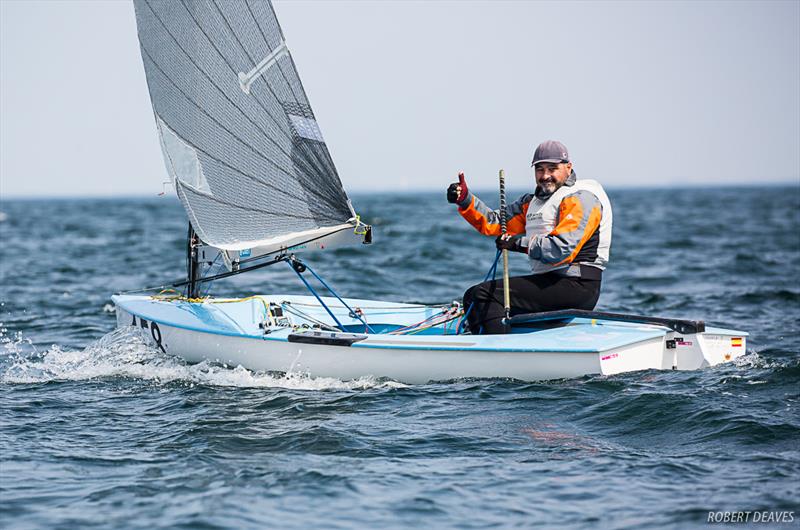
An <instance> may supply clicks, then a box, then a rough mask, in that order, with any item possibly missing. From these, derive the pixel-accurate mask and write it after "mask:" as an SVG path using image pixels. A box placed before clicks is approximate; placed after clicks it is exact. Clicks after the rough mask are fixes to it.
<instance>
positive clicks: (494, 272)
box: [456, 250, 501, 335]
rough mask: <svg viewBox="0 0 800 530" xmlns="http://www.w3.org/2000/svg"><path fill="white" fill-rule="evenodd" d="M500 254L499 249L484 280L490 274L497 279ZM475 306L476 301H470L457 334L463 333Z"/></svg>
mask: <svg viewBox="0 0 800 530" xmlns="http://www.w3.org/2000/svg"><path fill="white" fill-rule="evenodd" d="M500 254H501V252H500V251H499V250H498V251H497V254H495V256H494V262H493V263H492V266H491V267H489V272H487V273H486V277H485V278H484V279H483V281H484V282H488V281H489V277H490V276H491V277H492V280H494V279H495V277H496V275H497V262H498V261H499V260H500ZM474 306H475V302H474V301H473V302H470V304H469V307H468V308H467V310H466V311H464V318H462V319H461V321H460V322H459V323H458V325H457V326H456V335H460V334H461V331H462V326H463V324H464V322H466V321H467V317H468V316H469V313H470V311H472V308H473V307H474Z"/></svg>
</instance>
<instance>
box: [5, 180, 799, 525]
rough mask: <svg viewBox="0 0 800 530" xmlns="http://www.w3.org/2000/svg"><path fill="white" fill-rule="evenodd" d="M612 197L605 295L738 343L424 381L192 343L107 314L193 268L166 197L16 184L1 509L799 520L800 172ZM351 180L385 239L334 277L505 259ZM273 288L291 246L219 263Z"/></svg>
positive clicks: (478, 519) (376, 294)
mask: <svg viewBox="0 0 800 530" xmlns="http://www.w3.org/2000/svg"><path fill="white" fill-rule="evenodd" d="M482 195H483V196H485V198H487V199H488V200H490V201H491V199H492V198H493V193H492V192H486V193H484V194H482ZM609 195H610V197H611V200H612V202H613V204H614V208H615V211H614V214H615V229H614V242H613V248H612V262H611V266H610V268H609V270H608V272H607V274H606V275H605V279H604V284H603V293H602V295H601V298H600V302H599V305H598V308H599V309H604V310H610V311H623V312H638V313H644V314H651V315H658V316H675V317H684V318H697V319H704V320H706V321H707V322H711V323H713V324H717V325H721V326H726V327H733V328H736V329H744V330H747V331H749V332H750V334H751V335H750V338H749V342H748V348H747V355H746V356H744V357H743V358H741V359H739V360H738V361H737V362H736V363H730V364H726V365H723V366H718V367H714V368H710V369H706V370H702V371H693V372H675V371H665V372H659V371H648V372H640V373H632V374H624V375H619V376H613V377H601V376H594V377H583V378H578V379H569V380H558V381H548V382H539V383H525V382H521V381H515V380H459V381H449V382H432V383H429V384H425V385H413V386H409V385H403V384H398V383H397V382H393V381H389V380H382V379H376V378H373V377H365V378H363V379H360V380H357V381H340V380H336V379H328V378H311V377H308V376H305V375H302V374H291V375H288V376H282V377H281V376H278V375H275V374H272V375H270V374H265V373H253V372H250V371H248V370H245V369H243V368H241V367H227V366H220V365H215V364H209V363H203V364H200V365H187V364H185V363H183V362H182V361H181V360H179V359H176V358H173V357H169V356H167V355H166V354H162V353H160V352H158V351H155V350H153V349H152V348H150V347H148V346H147V345H145V344H143V343H142V342H141V340H140V339H139V338H138V336H137V335H136V334H134V333H131V332H129V331H127V330H120V331H114V328H115V316H114V312H113V307H112V306H111V304H110V296H111V295H112V294H113V293H115V292H118V291H125V290H129V289H136V288H139V287H143V286H151V285H160V284H162V283H164V282H165V280H170V279H177V278H179V277H180V276H181V275H182V274H183V270H184V269H183V268H184V254H183V252H184V237H185V231H186V227H185V220H184V219H185V218H184V215H183V213H182V210H181V208H180V206H179V204H178V203H177V202H176V201H175V200H174V199H170V198H161V199H158V198H152V199H115V200H110V199H83V200H3V201H2V203H1V204H0V211H2V214H0V239H1V240H2V261H0V304H1V305H0V330H1V331H0V341H2V343H0V527H3V528H15V529H16V528H20V529H23V528H148V529H152V528H314V527H323V528H408V527H422V528H431V527H434V528H486V527H495V528H509V527H533V526H544V527H552V528H594V527H601V528H630V527H637V528H644V527H654V528H687V527H694V526H701V525H705V524H706V522H707V520H708V513H709V511H715V512H716V511H750V512H756V511H758V512H764V511H768V512H793V516H792V517H793V519H794V523H793V524H792V525H790V526H795V527H796V525H798V524H800V333H798V327H799V326H800V281H799V278H800V187H797V186H794V187H765V188H755V187H754V188H724V189H672V190H611V191H610V193H609ZM353 199H354V203H355V205H356V208H357V209H358V210H359V212H360V213H361V214H362V217H363V218H365V219H366V220H367V221H368V222H371V223H372V224H373V225H374V227H375V243H374V245H372V247H371V248H356V249H346V250H336V251H333V252H330V253H328V254H324V255H323V254H320V255H317V256H314V257H311V256H309V257H308V258H307V259H308V260H309V262H310V263H312V264H313V265H314V267H315V270H317V271H318V272H320V273H321V274H322V275H323V276H324V277H325V278H326V279H327V280H329V282H330V283H332V285H334V286H335V287H336V288H337V290H338V291H339V292H340V294H343V295H347V296H354V297H365V298H377V299H387V300H394V301H407V302H426V303H440V302H448V301H451V300H453V299H457V298H459V297H460V296H461V294H462V293H463V291H464V289H465V288H466V287H468V286H469V285H470V284H472V283H474V282H477V281H479V280H480V279H481V278H482V277H483V275H484V274H485V272H486V270H487V269H488V268H489V266H490V265H491V262H492V259H493V257H494V250H493V242H492V240H491V239H490V238H484V237H481V236H479V235H477V234H475V233H473V232H472V231H471V230H470V229H469V227H468V226H467V225H466V223H464V222H463V221H462V220H461V219H460V218H459V217H458V216H457V215H456V214H455V212H454V211H453V208H452V207H451V206H450V205H448V204H446V203H445V202H444V198H443V193H436V194H433V193H422V194H411V193H399V194H374V195H356V196H354V197H353ZM518 258H519V259H514V258H512V260H513V262H512V269H513V270H514V271H516V272H520V273H521V272H524V261H523V259H522V258H521V257H518ZM278 291H279V292H294V293H301V292H302V286H301V285H299V284H298V283H297V280H296V279H295V277H294V275H293V273H292V272H291V271H289V270H288V268H284V267H277V268H274V270H272V268H267V269H263V270H260V271H257V272H253V273H249V274H244V275H240V276H237V277H234V278H231V279H228V280H224V281H220V282H217V283H216V284H215V286H214V293H216V294H219V295H237V296H238V295H244V294H247V293H252V292H278Z"/></svg>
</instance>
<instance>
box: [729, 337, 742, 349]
mask: <svg viewBox="0 0 800 530" xmlns="http://www.w3.org/2000/svg"><path fill="white" fill-rule="evenodd" d="M731 347H733V348H741V347H742V338H741V337H731Z"/></svg>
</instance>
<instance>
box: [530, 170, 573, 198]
mask: <svg viewBox="0 0 800 530" xmlns="http://www.w3.org/2000/svg"><path fill="white" fill-rule="evenodd" d="M533 173H534V175H535V176H536V185H537V186H539V187H540V188H541V189H542V191H544V192H545V193H547V194H548V195H549V194H551V193H554V192H555V191H556V190H557V189H558V188H560V187H561V186H563V185H564V182H566V181H567V178H569V176H570V174H571V173H572V162H567V163H563V162H562V163H558V164H557V163H555V162H540V163H538V164H536V166H535V167H534V168H533Z"/></svg>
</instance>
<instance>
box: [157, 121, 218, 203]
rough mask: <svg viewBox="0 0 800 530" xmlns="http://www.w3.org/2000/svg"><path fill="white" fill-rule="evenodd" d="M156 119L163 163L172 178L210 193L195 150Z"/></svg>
mask: <svg viewBox="0 0 800 530" xmlns="http://www.w3.org/2000/svg"><path fill="white" fill-rule="evenodd" d="M156 121H157V122H158V132H159V137H160V138H161V152H162V153H163V154H164V164H165V165H166V166H167V169H168V170H169V173H170V176H171V177H172V179H173V180H180V181H181V182H182V183H185V184H188V185H189V186H191V187H193V188H194V189H195V190H197V191H201V192H203V193H207V194H208V195H211V194H212V193H211V188H209V186H208V181H206V177H205V175H204V174H203V166H202V165H201V164H200V160H199V159H198V158H197V152H196V151H195V150H194V149H192V148H191V147H190V146H189V145H188V144H187V143H186V142H184V141H183V140H181V138H180V136H178V135H177V134H175V132H174V131H173V130H172V129H170V128H169V127H168V126H167V124H166V123H164V122H163V121H162V120H161V118H160V117H159V116H156Z"/></svg>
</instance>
